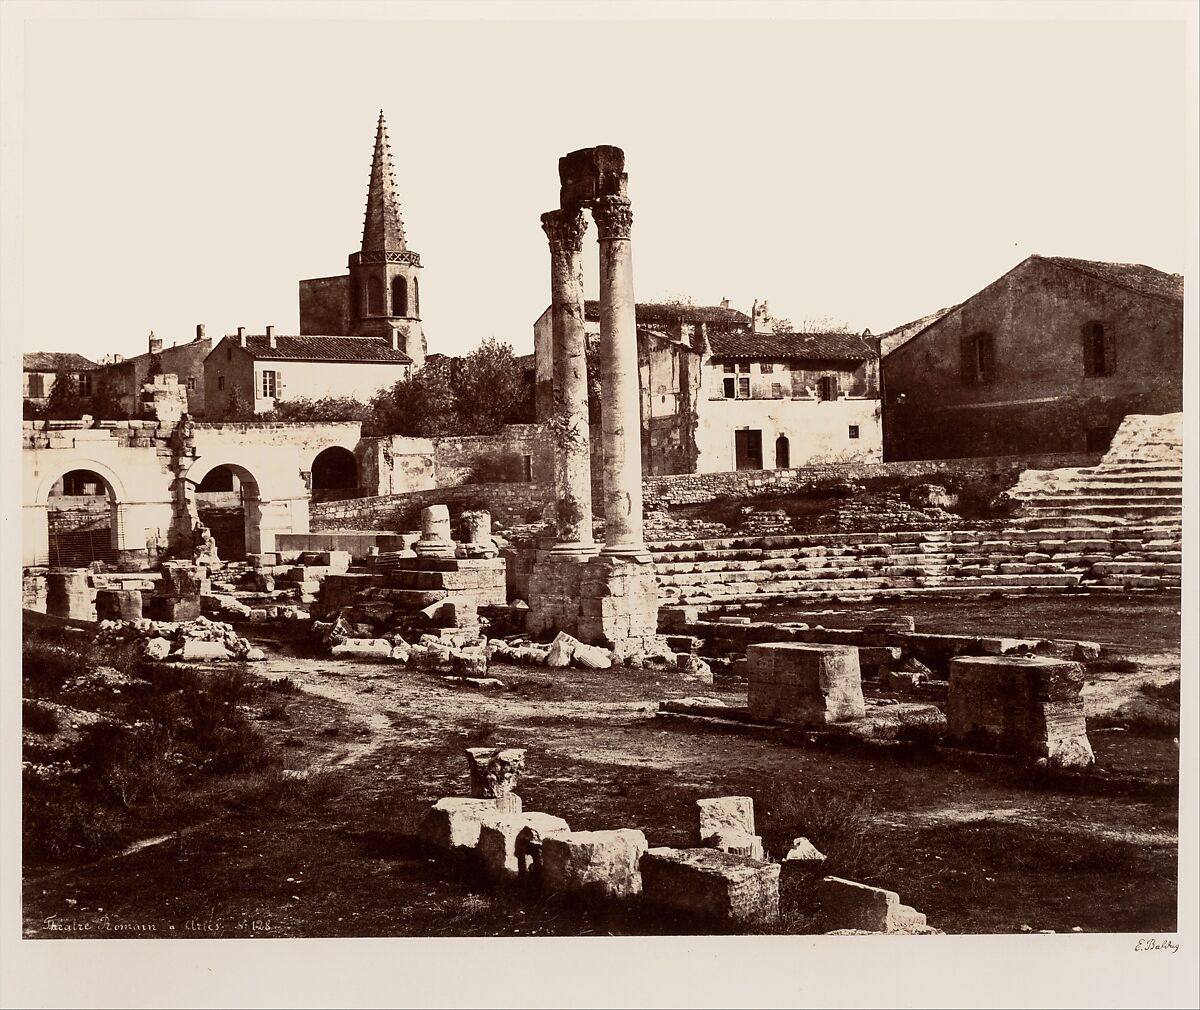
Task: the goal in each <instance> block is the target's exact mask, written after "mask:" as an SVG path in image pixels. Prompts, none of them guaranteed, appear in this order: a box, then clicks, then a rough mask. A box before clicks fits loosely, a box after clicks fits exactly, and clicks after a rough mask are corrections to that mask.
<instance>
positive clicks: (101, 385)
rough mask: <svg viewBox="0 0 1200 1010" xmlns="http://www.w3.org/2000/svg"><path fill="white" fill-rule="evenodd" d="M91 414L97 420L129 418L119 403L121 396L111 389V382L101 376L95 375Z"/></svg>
mask: <svg viewBox="0 0 1200 1010" xmlns="http://www.w3.org/2000/svg"><path fill="white" fill-rule="evenodd" d="M92 416H93V417H94V418H96V420H98V421H125V420H128V418H129V412H128V411H127V410H126V409H125V408H124V407H123V406H122V405H121V398H120V397H119V396H118V395H117V392H116V390H114V389H113V386H112V383H111V382H110V381H109V380H108V379H106V378H104V377H102V376H97V377H96V393H95V395H94V396H93V397H92Z"/></svg>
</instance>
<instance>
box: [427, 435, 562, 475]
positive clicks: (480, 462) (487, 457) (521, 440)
mask: <svg viewBox="0 0 1200 1010" xmlns="http://www.w3.org/2000/svg"><path fill="white" fill-rule="evenodd" d="M433 462H434V475H435V481H436V483H437V484H438V485H439V486H441V487H455V486H457V485H460V484H470V483H499V482H501V481H503V482H515V483H529V482H530V481H532V482H533V483H547V484H548V483H551V482H553V480H554V456H553V453H552V451H551V445H550V441H549V440H548V439H547V438H546V437H545V434H544V429H543V428H542V426H541V425H540V424H508V425H505V426H504V427H503V428H502V429H501V430H500V431H498V432H496V433H495V434H493V435H458V436H449V435H447V436H443V437H441V438H436V439H433ZM480 477H482V478H483V479H482V480H480Z"/></svg>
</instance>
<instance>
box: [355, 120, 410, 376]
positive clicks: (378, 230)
mask: <svg viewBox="0 0 1200 1010" xmlns="http://www.w3.org/2000/svg"><path fill="white" fill-rule="evenodd" d="M349 267H350V331H351V333H352V334H354V335H355V336H361V337H383V338H384V339H386V340H388V341H389V342H393V341H394V346H396V347H398V348H399V349H400V350H402V351H404V353H405V354H407V355H408V356H409V357H410V358H412V360H413V369H414V371H415V370H416V369H418V368H420V367H421V366H422V365H423V364H424V363H425V353H426V347H425V333H424V331H423V330H422V328H421V281H420V274H421V257H420V256H419V255H418V254H417V253H415V252H413V251H412V250H411V249H409V248H408V246H407V245H406V243H405V241H404V221H403V219H402V218H401V217H400V198H399V196H398V195H397V193H396V178H395V175H394V173H393V169H392V152H391V148H390V146H389V144H388V135H387V124H386V123H385V122H384V120H383V110H380V112H379V123H378V125H377V127H376V129H375V154H374V156H373V157H372V159H371V184H370V188H369V189H368V190H367V210H366V216H365V218H364V220H363V235H362V248H361V249H360V250H359V251H358V252H355V253H351V254H350V261H349Z"/></svg>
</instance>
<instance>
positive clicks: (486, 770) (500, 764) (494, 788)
mask: <svg viewBox="0 0 1200 1010" xmlns="http://www.w3.org/2000/svg"><path fill="white" fill-rule="evenodd" d="M467 769H468V770H469V771H470V773H471V795H472V796H475V797H480V798H488V799H495V798H496V797H498V796H503V795H504V794H505V793H511V792H512V791H513V790H514V789H516V787H517V783H518V782H519V781H520V779H521V775H522V773H523V772H524V771H525V748H524V747H502V748H498V747H468V748H467Z"/></svg>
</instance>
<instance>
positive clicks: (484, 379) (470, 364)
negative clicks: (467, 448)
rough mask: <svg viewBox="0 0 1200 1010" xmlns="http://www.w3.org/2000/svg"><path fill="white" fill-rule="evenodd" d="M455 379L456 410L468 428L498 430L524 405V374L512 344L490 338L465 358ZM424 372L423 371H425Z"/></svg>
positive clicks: (483, 431)
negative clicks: (514, 354) (514, 355)
mask: <svg viewBox="0 0 1200 1010" xmlns="http://www.w3.org/2000/svg"><path fill="white" fill-rule="evenodd" d="M457 372H458V374H457V375H456V376H455V381H454V387H453V388H454V399H455V409H456V411H457V413H458V415H459V419H460V422H461V424H462V426H463V428H464V429H465V430H466V431H469V432H471V433H473V434H481V435H490V434H492V433H493V432H496V431H499V430H500V427H501V426H502V425H503V424H505V423H507V422H509V421H510V420H511V419H512V417H513V416H514V415H516V414H517V413H518V412H519V411H520V410H521V408H522V406H523V405H524V401H525V399H526V396H527V390H526V384H525V377H524V375H523V374H522V372H521V366H520V365H518V364H517V361H516V358H514V357H513V352H512V346H511V345H509V344H502V343H500V342H499V341H498V340H496V338H495V337H488V338H487V339H486V340H485V341H483V343H481V344H480V345H479V346H478V347H477V348H475V350H473V351H472V352H471V353H470V354H468V355H467V356H466V358H464V359H463V361H462V364H461V365H460V366H459V368H458V370H457ZM422 374H424V373H422Z"/></svg>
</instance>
